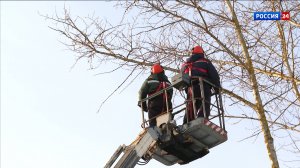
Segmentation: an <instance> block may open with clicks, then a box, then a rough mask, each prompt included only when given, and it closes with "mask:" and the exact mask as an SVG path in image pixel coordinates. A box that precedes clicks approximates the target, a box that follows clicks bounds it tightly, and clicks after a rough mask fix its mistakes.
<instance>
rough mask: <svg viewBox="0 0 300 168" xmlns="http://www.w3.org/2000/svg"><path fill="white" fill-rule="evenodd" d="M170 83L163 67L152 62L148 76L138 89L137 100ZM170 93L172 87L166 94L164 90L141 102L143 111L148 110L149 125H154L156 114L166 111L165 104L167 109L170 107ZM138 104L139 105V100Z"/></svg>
mask: <svg viewBox="0 0 300 168" xmlns="http://www.w3.org/2000/svg"><path fill="white" fill-rule="evenodd" d="M170 85H171V83H170V81H169V80H168V77H167V76H166V75H165V72H164V69H163V67H162V66H161V65H160V64H154V65H153V66H152V68H151V74H150V76H149V77H148V78H147V79H146V80H145V81H144V83H143V85H142V87H141V89H140V91H139V100H142V99H145V98H146V97H147V96H151V95H153V94H154V93H157V92H159V91H161V90H162V89H164V88H167V87H168V86H170ZM172 95H173V89H172V88H171V89H169V90H167V92H166V94H165V92H162V93H161V94H159V95H157V96H155V97H153V98H151V99H149V100H148V101H147V102H148V103H146V101H144V102H143V103H142V105H143V106H142V107H143V111H146V112H148V118H149V126H150V127H154V126H156V116H157V115H159V114H161V113H163V112H167V104H168V109H169V110H171V109H172V102H171V99H172ZM166 100H168V101H166ZM138 105H139V106H140V107H141V102H140V101H139V103H138Z"/></svg>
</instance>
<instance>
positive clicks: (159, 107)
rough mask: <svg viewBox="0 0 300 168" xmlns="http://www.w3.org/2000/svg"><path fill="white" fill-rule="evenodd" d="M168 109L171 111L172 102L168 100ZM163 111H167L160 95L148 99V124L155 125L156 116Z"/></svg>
mask: <svg viewBox="0 0 300 168" xmlns="http://www.w3.org/2000/svg"><path fill="white" fill-rule="evenodd" d="M168 105H169V110H170V111H172V103H171V100H170V99H169V101H168ZM164 112H167V106H166V101H165V100H164V97H163V96H162V95H160V96H156V97H155V98H152V99H150V100H149V101H148V119H149V120H150V121H149V126H150V127H153V126H156V117H157V116H158V115H160V114H162V113H164Z"/></svg>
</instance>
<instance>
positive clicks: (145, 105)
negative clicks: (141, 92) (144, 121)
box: [138, 101, 148, 112]
mask: <svg viewBox="0 0 300 168" xmlns="http://www.w3.org/2000/svg"><path fill="white" fill-rule="evenodd" d="M138 106H139V107H142V105H141V102H140V101H138ZM143 111H145V112H148V108H147V104H146V102H144V103H143Z"/></svg>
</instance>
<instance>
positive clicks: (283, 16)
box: [280, 12, 290, 20]
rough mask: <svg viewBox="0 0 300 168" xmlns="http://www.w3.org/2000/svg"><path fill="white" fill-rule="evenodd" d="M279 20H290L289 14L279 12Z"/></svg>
mask: <svg viewBox="0 0 300 168" xmlns="http://www.w3.org/2000/svg"><path fill="white" fill-rule="evenodd" d="M280 20H290V12H281V18H280Z"/></svg>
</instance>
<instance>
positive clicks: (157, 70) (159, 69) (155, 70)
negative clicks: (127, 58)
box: [151, 64, 164, 74]
mask: <svg viewBox="0 0 300 168" xmlns="http://www.w3.org/2000/svg"><path fill="white" fill-rule="evenodd" d="M163 70H164V69H163V67H162V66H160V65H159V64H154V65H153V66H152V70H151V72H152V73H153V74H158V73H161V72H162V71H163Z"/></svg>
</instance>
